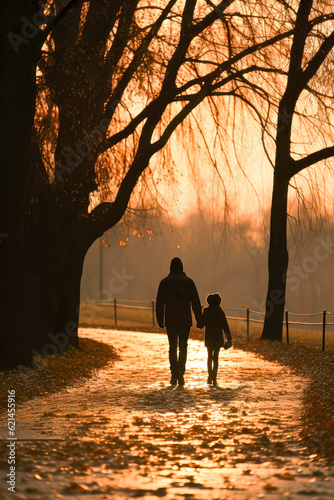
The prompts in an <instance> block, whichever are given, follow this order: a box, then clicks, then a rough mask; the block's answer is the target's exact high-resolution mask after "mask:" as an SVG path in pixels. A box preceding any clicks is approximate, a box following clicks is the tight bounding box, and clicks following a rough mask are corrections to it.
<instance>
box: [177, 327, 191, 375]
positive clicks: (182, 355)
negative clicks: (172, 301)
mask: <svg viewBox="0 0 334 500" xmlns="http://www.w3.org/2000/svg"><path fill="white" fill-rule="evenodd" d="M189 333H190V327H186V328H182V329H180V332H179V372H180V373H182V375H184V373H185V371H186V363H187V348H188V339H189Z"/></svg>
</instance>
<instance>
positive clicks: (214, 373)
mask: <svg viewBox="0 0 334 500" xmlns="http://www.w3.org/2000/svg"><path fill="white" fill-rule="evenodd" d="M219 351H220V348H219V347H218V349H214V350H213V351H212V362H213V367H212V379H213V383H214V384H215V385H216V384H217V372H218V357H219Z"/></svg>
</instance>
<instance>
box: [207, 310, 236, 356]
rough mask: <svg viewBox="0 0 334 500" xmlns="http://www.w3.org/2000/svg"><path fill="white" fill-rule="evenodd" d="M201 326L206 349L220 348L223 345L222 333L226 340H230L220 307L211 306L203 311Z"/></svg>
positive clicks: (224, 317)
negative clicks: (203, 331)
mask: <svg viewBox="0 0 334 500" xmlns="http://www.w3.org/2000/svg"><path fill="white" fill-rule="evenodd" d="M203 324H204V326H205V345H206V347H209V348H211V349H216V348H218V347H222V346H223V345H224V333H225V335H226V338H227V340H232V335H231V332H230V328H229V326H228V323H227V319H226V316H225V313H224V311H223V310H222V308H221V307H220V306H212V305H211V306H209V307H205V308H204V309H203ZM223 332H224V333H223Z"/></svg>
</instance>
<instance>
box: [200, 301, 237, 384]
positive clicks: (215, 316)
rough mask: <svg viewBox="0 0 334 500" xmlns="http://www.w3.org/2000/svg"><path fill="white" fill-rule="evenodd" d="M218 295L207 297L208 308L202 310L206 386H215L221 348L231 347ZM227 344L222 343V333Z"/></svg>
mask: <svg viewBox="0 0 334 500" xmlns="http://www.w3.org/2000/svg"><path fill="white" fill-rule="evenodd" d="M221 300H222V299H221V296H220V295H219V293H214V294H211V295H208V296H207V298H206V301H207V303H208V307H204V309H203V325H204V326H205V346H206V347H207V349H208V373H209V378H208V384H213V385H217V372H218V356H219V351H220V348H221V347H225V349H228V348H229V347H232V335H231V332H230V329H229V326H228V323H227V320H226V316H225V313H224V311H223V310H222V308H221V307H220V303H221ZM223 332H224V333H225V336H226V338H227V342H226V343H225V342H224V333H223Z"/></svg>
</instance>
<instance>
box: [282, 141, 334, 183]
mask: <svg viewBox="0 0 334 500" xmlns="http://www.w3.org/2000/svg"><path fill="white" fill-rule="evenodd" d="M332 156H334V146H331V147H328V148H324V149H321V150H319V151H315V152H314V153H311V154H309V155H308V156H305V158H301V159H300V160H293V162H292V168H291V177H293V176H294V175H296V174H299V172H301V171H302V170H304V169H305V168H307V167H310V166H311V165H314V164H315V163H318V162H319V161H323V160H327V159H328V158H331V157H332Z"/></svg>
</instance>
